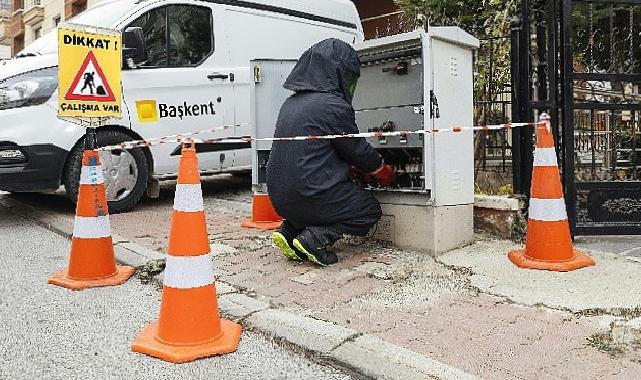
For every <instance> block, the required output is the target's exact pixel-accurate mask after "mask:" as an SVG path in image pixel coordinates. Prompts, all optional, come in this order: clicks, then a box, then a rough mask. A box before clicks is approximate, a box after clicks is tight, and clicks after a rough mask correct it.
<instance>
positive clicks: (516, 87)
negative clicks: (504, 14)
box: [510, 19, 523, 194]
mask: <svg viewBox="0 0 641 380" xmlns="http://www.w3.org/2000/svg"><path fill="white" fill-rule="evenodd" d="M522 32H523V28H522V26H521V20H519V19H514V20H512V25H511V41H510V47H511V49H510V60H511V62H512V67H511V76H512V80H511V82H512V121H514V122H517V121H520V119H521V109H522V108H523V105H522V104H521V103H522V101H523V97H522V95H521V93H522V91H523V89H522V88H521V79H520V77H521V72H520V70H521V61H520V60H521V54H520V52H521V48H520V45H521V33H522ZM522 157H523V155H522V153H521V130H520V129H519V128H516V129H513V130H512V187H513V191H514V193H515V194H522V186H523V178H522V177H523V170H522Z"/></svg>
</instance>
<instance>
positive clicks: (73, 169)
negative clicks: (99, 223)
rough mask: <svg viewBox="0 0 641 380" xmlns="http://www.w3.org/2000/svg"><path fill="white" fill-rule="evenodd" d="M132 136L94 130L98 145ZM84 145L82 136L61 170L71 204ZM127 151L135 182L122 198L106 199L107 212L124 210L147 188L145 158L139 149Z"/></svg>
mask: <svg viewBox="0 0 641 380" xmlns="http://www.w3.org/2000/svg"><path fill="white" fill-rule="evenodd" d="M130 140H132V138H131V137H130V136H129V135H127V134H125V133H122V132H119V131H114V130H98V131H96V141H97V143H98V146H99V147H100V146H108V145H115V144H120V143H122V142H124V141H130ZM84 145H85V139H84V138H82V139H81V140H80V141H79V142H78V143H77V144H76V146H75V147H74V148H73V149H72V150H71V152H70V153H69V156H68V158H67V163H66V164H65V167H64V170H63V178H62V182H63V185H64V187H65V190H66V192H67V198H69V200H70V201H71V202H73V204H76V203H77V200H78V188H79V185H80V184H79V182H80V170H81V168H82V151H83V147H84ZM127 153H128V154H130V155H131V156H132V157H133V160H134V162H135V166H136V170H137V177H136V182H135V184H134V186H133V188H132V189H131V191H130V192H129V194H128V195H126V196H125V197H124V198H122V199H120V200H117V201H114V200H112V201H108V204H109V213H111V214H118V213H122V212H126V211H128V210H130V209H131V208H132V207H134V206H135V205H136V204H138V202H140V200H141V199H142V197H143V196H144V195H145V191H146V190H147V180H148V176H149V166H148V163H147V158H146V156H145V154H144V153H143V151H142V150H141V149H130V150H127ZM107 181H108V178H105V182H107Z"/></svg>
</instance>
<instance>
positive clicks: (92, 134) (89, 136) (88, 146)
mask: <svg viewBox="0 0 641 380" xmlns="http://www.w3.org/2000/svg"><path fill="white" fill-rule="evenodd" d="M96 148H98V143H97V141H96V127H93V126H92V127H87V133H86V135H85V150H94V149H96Z"/></svg>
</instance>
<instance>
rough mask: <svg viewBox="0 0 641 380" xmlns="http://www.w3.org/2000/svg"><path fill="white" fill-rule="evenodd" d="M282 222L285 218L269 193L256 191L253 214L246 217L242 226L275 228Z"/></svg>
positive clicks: (263, 228)
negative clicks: (275, 208)
mask: <svg viewBox="0 0 641 380" xmlns="http://www.w3.org/2000/svg"><path fill="white" fill-rule="evenodd" d="M281 224H283V218H282V217H281V216H280V215H278V213H277V212H276V210H274V206H273V205H272V201H271V199H269V195H267V194H257V193H255V194H254V198H253V199H252V216H251V218H249V219H245V220H244V221H243V222H242V223H241V224H240V226H241V227H244V228H256V229H259V230H275V229H277V228H278V227H280V225H281Z"/></svg>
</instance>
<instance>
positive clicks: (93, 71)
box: [65, 51, 116, 102]
mask: <svg viewBox="0 0 641 380" xmlns="http://www.w3.org/2000/svg"><path fill="white" fill-rule="evenodd" d="M65 99H67V100H87V101H91V100H93V101H96V102H113V101H115V100H116V97H115V96H114V93H113V91H112V90H111V87H109V82H107V78H105V74H104V73H103V71H102V68H101V67H100V65H99V64H98V61H97V60H96V56H95V55H94V54H93V52H92V51H90V52H89V54H87V57H86V58H85V60H84V62H83V63H82V66H80V70H78V73H77V74H76V76H75V77H74V79H73V82H72V83H71V86H70V87H69V90H68V91H67V94H66V95H65Z"/></svg>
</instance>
